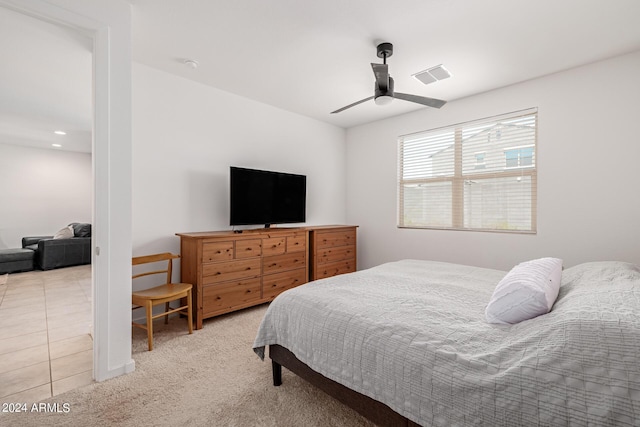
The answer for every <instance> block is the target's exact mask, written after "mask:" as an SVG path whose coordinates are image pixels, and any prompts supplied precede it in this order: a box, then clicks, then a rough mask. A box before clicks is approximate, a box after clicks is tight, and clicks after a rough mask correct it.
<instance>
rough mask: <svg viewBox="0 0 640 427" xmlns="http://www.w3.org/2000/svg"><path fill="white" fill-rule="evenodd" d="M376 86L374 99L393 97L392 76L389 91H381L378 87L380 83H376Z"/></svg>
mask: <svg viewBox="0 0 640 427" xmlns="http://www.w3.org/2000/svg"><path fill="white" fill-rule="evenodd" d="M374 86H375V96H374V97H373V98H374V99H375V98H377V97H379V96H393V78H392V77H391V76H389V88H388V89H387V90H382V89H380V86H378V82H375V83H374Z"/></svg>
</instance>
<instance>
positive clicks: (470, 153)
mask: <svg viewBox="0 0 640 427" xmlns="http://www.w3.org/2000/svg"><path fill="white" fill-rule="evenodd" d="M536 133H537V110H536V109H530V110H526V111H520V112H515V113H511V114H505V115H502V116H499V117H492V118H488V119H483V120H478V121H473V122H469V123H463V124H460V125H455V126H451V127H447V128H440V129H435V130H431V131H426V132H420V133H417V134H412V135H406V136H403V137H401V138H400V139H399V187H398V188H399V198H398V199H399V215H398V226H399V227H407V228H445V229H456V230H483V231H518V232H535V231H536V193H537V191H536V188H537V185H536V182H537V171H536V138H537V136H536Z"/></svg>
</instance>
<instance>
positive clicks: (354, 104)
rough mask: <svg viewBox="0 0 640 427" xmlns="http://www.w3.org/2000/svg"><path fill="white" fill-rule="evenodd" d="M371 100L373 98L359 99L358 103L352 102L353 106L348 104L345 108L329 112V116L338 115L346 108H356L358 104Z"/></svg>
mask: <svg viewBox="0 0 640 427" xmlns="http://www.w3.org/2000/svg"><path fill="white" fill-rule="evenodd" d="M371 99H373V96H370V97H368V98H365V99H361V100H360V101H356V102H354V103H353V104H349V105H347V106H346V107H342V108H340V109H339V110H336V111H332V112H331V114H334V113H339V112H340V111H344V110H346V109H347V108H351V107H354V106H356V105H358V104H362V103H363V102H366V101H369V100H371Z"/></svg>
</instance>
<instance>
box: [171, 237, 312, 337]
mask: <svg viewBox="0 0 640 427" xmlns="http://www.w3.org/2000/svg"><path fill="white" fill-rule="evenodd" d="M177 235H178V236H180V251H181V256H182V257H181V260H180V266H181V281H182V282H184V283H191V284H193V285H194V288H193V301H194V304H193V309H194V313H193V315H194V322H195V327H196V329H200V328H202V321H203V319H206V318H208V317H213V316H217V315H220V314H224V313H229V312H231V311H235V310H239V309H242V308H246V307H251V306H254V305H257V304H262V303H265V302H269V301H271V300H273V299H274V298H275V297H276V296H277V295H278V294H280V293H281V292H283V291H285V290H287V289H289V288H292V287H295V286H298V285H301V284H303V283H306V282H307V281H308V278H309V263H308V249H309V231H308V230H307V229H305V228H289V229H287V228H270V229H260V230H245V231H243V232H242V233H234V232H232V231H218V232H201V233H177Z"/></svg>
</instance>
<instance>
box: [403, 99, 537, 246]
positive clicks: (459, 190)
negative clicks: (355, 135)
mask: <svg viewBox="0 0 640 427" xmlns="http://www.w3.org/2000/svg"><path fill="white" fill-rule="evenodd" d="M528 116H531V117H533V118H534V120H535V125H534V126H533V142H532V143H524V144H514V145H512V146H509V147H508V148H503V149H502V151H503V156H506V154H505V153H506V152H507V151H508V150H522V149H527V148H533V152H532V162H531V164H530V165H521V161H522V160H521V159H522V156H521V152H518V157H517V160H518V165H517V166H510V167H507V166H506V158H505V166H504V168H503V169H502V170H501V171H498V172H489V173H487V172H486V171H485V169H484V168H476V167H475V166H474V167H473V169H472V172H469V171H466V172H464V173H463V147H462V146H463V136H462V135H463V129H465V128H469V127H473V126H474V125H476V126H477V125H479V124H482V123H491V122H492V121H495V122H501V121H508V120H514V119H518V118H521V117H528ZM447 131H449V132H451V131H453V133H454V162H453V163H454V168H453V175H448V176H434V177H428V178H426V177H425V178H407V179H404V178H403V151H402V150H403V143H404V142H405V141H406V140H407V139H408V140H411V138H412V137H414V139H415V138H418V137H423V138H424V137H426V136H428V135H429V134H433V135H437V134H438V132H442V133H444V132H447ZM486 151H487V150H486V149H484V147H478V148H476V149H475V150H474V151H473V153H474V154H473V158H474V159H476V160H477V158H476V154H478V153H486ZM537 151H538V109H537V108H529V109H526V110H520V111H514V112H511V113H506V114H501V115H498V116H492V117H487V118H483V119H479V120H473V121H469V122H464V123H458V124H454V125H451V126H444V127H440V128H435V129H431V130H426V131H422V132H417V133H413V134H409V135H402V136H400V137H399V138H398V179H397V191H398V193H397V196H398V197H397V203H398V204H397V214H398V216H397V221H396V225H397V227H398V228H408V229H436V230H459V231H481V232H499V233H517V234H536V233H537V222H538V221H537V187H538V184H537V169H538V153H537ZM486 162H487V158H486V154H485V157H484V162H483V164H486ZM476 171H477V172H476ZM474 172H475V173H474ZM509 177H514V178H518V177H520V178H522V177H530V179H531V184H530V185H531V187H530V188H531V191H530V197H531V198H530V204H531V212H530V219H531V221H530V229H503V228H481V227H471V226H467V227H465V225H464V223H465V219H464V212H465V195H464V192H465V191H464V185H465V183H466V182H472V181H482V180H487V179H492V178H493V179H495V178H509ZM519 181H520V179H519ZM442 182H450V183H451V200H452V203H451V226H438V225H415V224H411V225H407V224H405V221H404V219H405V207H406V206H405V203H404V202H405V201H404V188H405V186H407V185H417V186H420V185H428V184H431V183H442ZM503 206H504V205H503Z"/></svg>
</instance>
